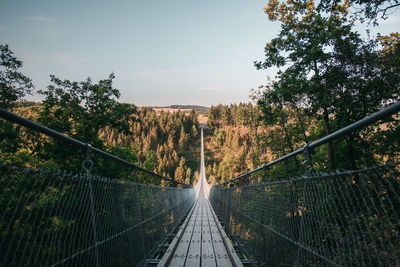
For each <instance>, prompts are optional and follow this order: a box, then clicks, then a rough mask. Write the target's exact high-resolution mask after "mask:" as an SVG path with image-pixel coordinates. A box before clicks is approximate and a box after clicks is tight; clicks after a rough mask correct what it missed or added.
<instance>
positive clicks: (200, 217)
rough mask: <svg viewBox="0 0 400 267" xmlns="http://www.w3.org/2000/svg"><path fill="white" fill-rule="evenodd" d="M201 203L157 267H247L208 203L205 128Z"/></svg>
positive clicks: (198, 200) (199, 190)
mask: <svg viewBox="0 0 400 267" xmlns="http://www.w3.org/2000/svg"><path fill="white" fill-rule="evenodd" d="M195 189H196V191H197V200H196V203H195V204H194V205H193V208H192V209H191V210H190V212H189V214H188V216H187V218H186V220H185V222H184V223H183V225H182V226H181V228H180V229H179V231H178V233H177V235H176V236H175V238H174V239H173V240H172V242H171V244H170V246H169V247H168V249H167V251H166V253H165V254H164V256H163V258H162V259H161V261H160V262H159V264H158V265H157V266H174V267H175V266H178V267H179V266H187V267H189V266H190V267H192V266H210V267H213V266H221V267H229V266H235V267H240V266H243V264H242V263H241V261H240V259H239V258H238V256H237V254H236V252H235V250H234V248H233V246H232V244H231V242H230V240H229V238H228V236H227V235H226V233H225V231H224V229H223V228H222V226H221V224H220V222H219V221H218V219H217V216H216V215H215V213H214V210H213V208H212V206H211V204H210V201H209V200H208V193H209V189H210V185H209V184H208V183H207V181H206V177H205V172H204V144H203V129H201V164H200V181H199V182H198V184H197V185H196V186H195Z"/></svg>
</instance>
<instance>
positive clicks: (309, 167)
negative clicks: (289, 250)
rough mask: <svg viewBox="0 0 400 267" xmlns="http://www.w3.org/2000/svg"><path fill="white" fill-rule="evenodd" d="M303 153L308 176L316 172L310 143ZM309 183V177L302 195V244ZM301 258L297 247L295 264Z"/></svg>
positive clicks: (300, 229) (300, 230) (300, 240)
mask: <svg viewBox="0 0 400 267" xmlns="http://www.w3.org/2000/svg"><path fill="white" fill-rule="evenodd" d="M303 153H304V158H305V160H304V162H303V164H302V165H303V168H304V171H305V172H306V175H307V177H311V176H313V175H314V174H315V171H314V164H313V162H312V160H311V153H312V150H310V147H309V144H305V146H304V147H303ZM307 185H308V179H306V180H305V181H304V185H303V193H302V196H301V202H300V203H301V204H300V205H301V218H300V227H299V238H298V243H299V244H300V245H301V243H302V241H303V228H304V217H305V212H304V211H305V208H304V207H305V205H306V192H307ZM299 260H300V248H297V256H296V262H295V264H294V266H299Z"/></svg>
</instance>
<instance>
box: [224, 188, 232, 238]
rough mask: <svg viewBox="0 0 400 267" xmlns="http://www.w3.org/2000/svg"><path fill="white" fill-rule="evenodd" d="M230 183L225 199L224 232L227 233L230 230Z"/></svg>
mask: <svg viewBox="0 0 400 267" xmlns="http://www.w3.org/2000/svg"><path fill="white" fill-rule="evenodd" d="M232 190H233V189H232V183H230V184H229V186H228V194H227V199H226V209H225V232H226V233H227V234H228V235H229V234H230V233H231V231H230V218H231V205H232Z"/></svg>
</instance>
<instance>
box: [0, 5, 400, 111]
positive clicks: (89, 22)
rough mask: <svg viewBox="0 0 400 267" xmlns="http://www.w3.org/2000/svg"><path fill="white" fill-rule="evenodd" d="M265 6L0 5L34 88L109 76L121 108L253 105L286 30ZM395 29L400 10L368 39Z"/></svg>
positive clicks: (3, 29) (1, 34) (6, 36)
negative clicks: (271, 52) (268, 58)
mask: <svg viewBox="0 0 400 267" xmlns="http://www.w3.org/2000/svg"><path fill="white" fill-rule="evenodd" d="M266 2H267V1H266V0H229V1H228V0H224V1H221V0H220V1H215V0H202V1H198V0H196V1H194V0H169V1H165V0H116V1H108V0H80V1H77V0H69V1H65V0H0V42H1V43H6V44H8V45H9V46H10V48H11V50H12V51H14V53H15V56H16V57H17V58H18V59H21V60H22V61H23V68H22V69H21V72H23V73H24V74H25V75H27V76H28V77H30V78H31V79H32V80H33V82H34V84H35V86H36V90H39V89H44V88H46V87H47V86H48V85H49V84H50V78H49V76H50V74H53V75H55V76H57V77H59V78H62V79H69V80H72V81H83V80H85V79H86V78H87V77H91V78H92V79H93V80H94V81H98V80H100V79H105V78H107V77H108V75H109V74H110V73H112V72H113V73H114V74H115V76H116V78H115V80H114V84H113V85H114V87H115V88H117V89H119V90H120V92H121V97H120V101H121V102H125V103H133V104H136V105H138V106H166V105H171V104H187V105H188V104H190V105H204V106H211V105H217V104H220V103H221V104H230V103H239V102H248V101H250V98H249V95H250V90H251V89H256V88H258V86H260V85H263V84H265V83H266V81H267V76H273V75H274V70H269V71H265V70H263V71H259V70H257V69H256V68H255V67H254V63H253V62H254V61H256V60H263V58H264V46H265V44H266V43H267V42H269V41H270V40H271V39H272V38H274V37H276V35H277V33H278V32H279V29H280V25H279V23H276V22H274V23H273V22H269V21H268V20H267V16H266V14H265V13H264V11H263V7H264V6H265V5H266ZM399 25H400V16H399V12H397V11H396V13H394V14H392V15H391V16H390V17H389V19H388V20H386V21H383V22H382V23H381V24H380V26H379V29H378V28H375V29H372V32H373V33H376V32H377V31H379V32H381V33H382V34H388V33H390V32H394V31H398V30H399V27H398V26H399ZM359 28H360V30H361V31H364V29H363V26H362V25H361V26H359ZM27 99H28V100H33V101H40V100H41V99H42V98H41V96H40V95H38V94H35V93H34V94H33V95H32V96H28V97H27Z"/></svg>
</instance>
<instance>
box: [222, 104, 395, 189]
mask: <svg viewBox="0 0 400 267" xmlns="http://www.w3.org/2000/svg"><path fill="white" fill-rule="evenodd" d="M399 111H400V102H397V103H395V104H392V105H390V106H388V107H386V108H384V109H382V110H380V111H377V112H375V113H373V114H371V115H370V116H368V117H365V118H363V119H361V120H359V121H356V122H354V123H352V124H350V125H348V126H346V127H344V128H342V129H340V130H337V131H336V132H333V133H331V134H329V135H327V136H325V137H323V138H321V139H319V140H317V141H315V142H313V143H311V144H308V145H306V146H304V147H302V148H299V149H297V150H295V151H293V152H291V153H289V154H287V155H285V156H283V157H280V158H278V159H276V160H274V161H272V162H269V163H268V162H267V163H265V164H264V165H262V166H260V167H258V168H257V169H254V170H252V171H249V172H246V173H243V174H241V175H239V176H237V177H234V178H232V179H230V180H228V181H225V182H223V183H220V184H217V185H215V186H222V185H226V184H229V183H232V182H234V181H236V180H239V179H242V178H244V177H246V176H247V175H249V174H252V173H255V172H257V171H260V170H262V169H268V168H269V167H271V166H273V165H275V164H277V163H279V162H282V161H285V160H287V159H290V158H293V157H295V156H297V155H299V154H302V153H304V152H305V151H306V150H307V149H308V150H309V151H313V149H315V148H316V147H319V146H321V145H323V144H326V143H328V142H330V141H333V140H335V139H338V138H340V137H342V136H345V135H347V134H349V133H351V132H353V131H355V130H358V129H360V128H362V127H365V126H368V125H371V124H372V123H375V122H377V121H379V120H381V119H383V118H385V117H387V116H390V115H394V114H396V113H398V112H399Z"/></svg>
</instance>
